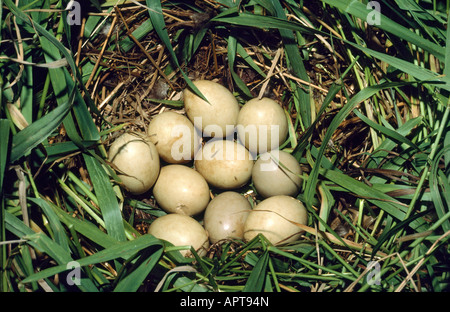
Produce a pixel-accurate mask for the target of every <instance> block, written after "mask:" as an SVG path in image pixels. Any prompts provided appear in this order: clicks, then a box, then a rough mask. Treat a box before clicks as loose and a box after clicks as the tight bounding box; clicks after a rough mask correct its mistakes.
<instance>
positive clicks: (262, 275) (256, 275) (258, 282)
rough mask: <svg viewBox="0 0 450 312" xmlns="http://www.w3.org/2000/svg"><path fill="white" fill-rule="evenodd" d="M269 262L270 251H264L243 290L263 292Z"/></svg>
mask: <svg viewBox="0 0 450 312" xmlns="http://www.w3.org/2000/svg"><path fill="white" fill-rule="evenodd" d="M268 263H269V251H268V250H266V251H264V253H263V255H262V256H261V257H260V258H259V259H258V261H257V262H256V264H255V266H254V268H253V270H252V272H251V273H250V276H249V278H248V280H247V283H246V284H245V286H244V289H243V292H261V291H262V290H263V288H264V283H265V281H266V271H267V265H268Z"/></svg>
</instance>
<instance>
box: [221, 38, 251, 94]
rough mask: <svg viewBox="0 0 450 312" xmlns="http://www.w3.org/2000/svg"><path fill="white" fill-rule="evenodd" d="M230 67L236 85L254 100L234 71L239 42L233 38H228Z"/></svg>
mask: <svg viewBox="0 0 450 312" xmlns="http://www.w3.org/2000/svg"><path fill="white" fill-rule="evenodd" d="M227 49H228V54H227V55H228V67H229V69H230V73H231V76H232V77H233V80H234V82H235V83H236V85H237V87H238V88H239V89H240V90H241V91H242V92H244V94H245V95H246V96H248V97H249V98H252V97H253V96H252V94H251V92H250V90H249V89H248V88H247V86H246V85H245V83H244V82H243V81H242V79H241V78H240V77H239V76H238V74H236V72H235V71H234V62H235V59H236V53H237V40H236V38H235V37H233V36H229V37H228V47H227Z"/></svg>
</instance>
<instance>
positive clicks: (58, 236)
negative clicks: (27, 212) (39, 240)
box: [27, 198, 70, 251]
mask: <svg viewBox="0 0 450 312" xmlns="http://www.w3.org/2000/svg"><path fill="white" fill-rule="evenodd" d="M27 200H28V201H30V202H33V203H35V204H36V205H38V206H39V207H40V208H41V209H42V210H43V212H44V214H45V215H46V216H47V219H48V221H49V222H48V223H49V226H50V227H51V229H52V232H53V235H54V236H55V242H56V243H57V244H58V245H60V246H61V247H62V248H63V249H65V250H67V251H69V250H70V249H69V238H68V237H67V235H66V231H65V230H64V228H63V226H62V224H61V222H60V220H59V218H58V216H57V215H56V213H55V212H54V210H53V209H52V207H51V206H50V204H49V203H48V202H46V201H45V200H43V199H42V198H28V199H27Z"/></svg>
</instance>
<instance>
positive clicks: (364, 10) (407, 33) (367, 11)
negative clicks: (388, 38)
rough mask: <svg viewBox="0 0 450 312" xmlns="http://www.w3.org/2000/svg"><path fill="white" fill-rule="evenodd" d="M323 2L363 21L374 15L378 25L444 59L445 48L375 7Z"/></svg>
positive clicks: (352, 2)
mask: <svg viewBox="0 0 450 312" xmlns="http://www.w3.org/2000/svg"><path fill="white" fill-rule="evenodd" d="M322 2H324V3H327V4H329V5H331V6H334V7H337V8H339V9H340V10H342V11H343V12H347V13H349V14H351V15H353V16H355V17H357V18H360V19H361V20H363V21H367V20H368V19H369V18H370V17H371V16H372V15H373V16H375V15H376V17H377V18H379V20H378V21H376V26H377V27H379V28H380V29H383V30H385V31H387V32H389V33H392V34H393V35H395V36H398V37H399V38H402V39H404V40H406V41H407V42H410V43H412V44H414V45H417V46H418V47H421V48H422V49H424V50H425V51H428V52H430V53H431V54H433V55H435V56H436V57H437V58H439V59H440V60H444V49H443V48H442V47H441V46H440V45H438V44H436V43H434V42H431V41H429V40H426V39H425V38H423V37H422V36H419V35H417V34H416V33H415V32H413V31H411V30H409V29H407V28H405V27H404V26H402V25H400V24H398V23H397V22H395V21H394V20H392V19H390V18H389V17H387V16H385V15H383V14H382V12H376V11H374V10H373V7H371V6H369V5H365V4H363V3H362V2H359V1H356V0H338V1H336V0H322Z"/></svg>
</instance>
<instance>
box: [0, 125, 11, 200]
mask: <svg viewBox="0 0 450 312" xmlns="http://www.w3.org/2000/svg"><path fill="white" fill-rule="evenodd" d="M9 138H10V122H9V120H8V119H0V200H1V194H2V193H3V191H2V190H3V180H4V174H5V169H6V164H7V163H8V156H9V155H8V154H9V151H10V150H11V149H10V146H9V144H10V139H9Z"/></svg>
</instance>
